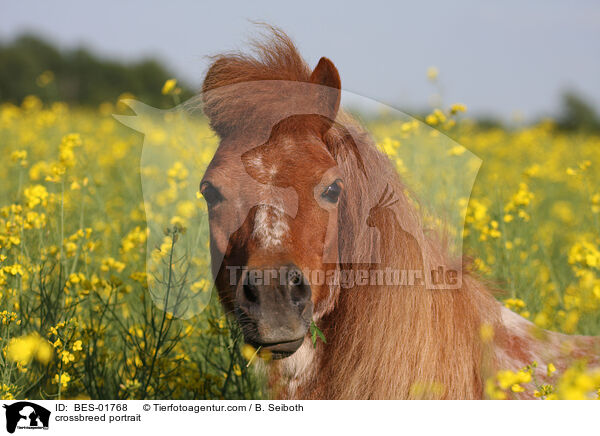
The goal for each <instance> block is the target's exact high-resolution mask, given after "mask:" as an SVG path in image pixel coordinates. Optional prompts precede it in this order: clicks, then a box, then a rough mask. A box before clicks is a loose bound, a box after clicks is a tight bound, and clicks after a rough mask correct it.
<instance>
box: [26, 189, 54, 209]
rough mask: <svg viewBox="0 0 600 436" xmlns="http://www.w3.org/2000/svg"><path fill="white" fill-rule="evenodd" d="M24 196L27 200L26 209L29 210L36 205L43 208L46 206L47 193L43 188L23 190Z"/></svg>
mask: <svg viewBox="0 0 600 436" xmlns="http://www.w3.org/2000/svg"><path fill="white" fill-rule="evenodd" d="M24 195H25V199H26V200H27V207H28V208H30V209H33V208H34V207H36V206H37V205H42V206H43V207H45V206H46V205H47V204H48V191H47V190H46V187H45V186H42V185H34V186H30V187H28V188H25V191H24Z"/></svg>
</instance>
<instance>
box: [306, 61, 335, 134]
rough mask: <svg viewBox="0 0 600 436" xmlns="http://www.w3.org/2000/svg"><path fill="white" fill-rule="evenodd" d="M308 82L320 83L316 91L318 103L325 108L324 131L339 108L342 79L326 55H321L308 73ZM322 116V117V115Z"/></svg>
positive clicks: (331, 123) (333, 119)
mask: <svg viewBox="0 0 600 436" xmlns="http://www.w3.org/2000/svg"><path fill="white" fill-rule="evenodd" d="M309 80H310V83H314V84H315V85H320V86H319V89H318V91H317V93H318V98H319V104H320V105H322V107H323V108H324V109H325V110H324V113H325V114H326V116H325V117H326V118H327V120H323V121H324V122H325V124H326V125H325V126H324V127H325V130H324V131H323V133H325V132H326V131H327V130H329V128H330V127H331V126H332V125H333V123H334V121H335V117H336V116H337V113H338V110H339V108H340V99H341V96H342V81H341V80H340V74H339V73H338V70H337V68H336V67H335V65H333V62H331V61H330V60H329V59H327V58H326V57H322V58H321V59H320V60H319V63H318V64H317V66H316V67H315V69H314V71H313V72H312V74H311V75H310V79H309ZM323 118H324V117H323Z"/></svg>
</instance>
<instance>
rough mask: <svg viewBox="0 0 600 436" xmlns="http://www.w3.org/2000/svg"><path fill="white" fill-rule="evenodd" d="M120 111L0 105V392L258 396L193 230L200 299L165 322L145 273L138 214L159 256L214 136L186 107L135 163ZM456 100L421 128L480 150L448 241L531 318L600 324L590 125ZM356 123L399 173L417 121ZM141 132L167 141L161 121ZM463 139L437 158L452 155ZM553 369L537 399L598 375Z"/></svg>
mask: <svg viewBox="0 0 600 436" xmlns="http://www.w3.org/2000/svg"><path fill="white" fill-rule="evenodd" d="M174 88H175V83H172V84H168V86H167V84H166V85H165V89H163V93H170V92H173V89H174ZM124 110H125V109H124V108H119V107H116V106H115V105H113V104H110V103H105V104H103V105H101V107H99V108H98V109H97V110H91V109H83V108H70V107H67V106H66V105H64V104H60V103H55V104H53V105H51V106H49V107H45V106H43V105H42V103H41V102H40V100H38V99H37V98H36V97H33V96H31V97H28V98H27V99H25V101H24V102H23V103H22V105H21V106H14V105H11V104H3V105H1V106H0V154H1V155H2V172H1V173H0V302H1V305H0V311H1V312H0V315H1V324H0V348H1V349H2V352H1V353H0V378H1V381H0V397H1V398H2V399H12V398H50V399H52V398H63V399H64V398H109V399H129V398H136V399H139V398H178V399H187V398H189V399H208V398H262V397H264V396H265V395H266V390H265V380H264V379H263V378H262V376H261V375H259V373H257V372H255V371H253V370H252V366H253V365H252V364H253V363H254V360H255V359H256V356H255V355H256V353H255V350H252V349H249V348H248V347H247V346H243V343H242V341H241V337H240V335H239V332H237V330H236V327H235V326H234V325H232V324H231V322H230V321H229V320H228V319H227V318H226V317H225V315H224V314H223V313H222V310H221V308H220V306H219V304H218V301H215V300H216V296H214V295H213V298H210V297H211V295H212V294H211V288H212V281H211V277H210V274H209V272H208V271H209V264H208V262H209V259H210V258H209V256H208V250H207V249H206V242H207V240H208V239H207V238H208V237H207V229H206V228H202V229H200V230H198V231H197V232H196V233H197V238H198V241H201V243H199V244H197V245H198V246H200V247H201V250H199V252H198V253H197V255H196V256H195V257H194V258H192V259H190V261H191V262H192V263H193V264H194V266H195V268H196V270H197V271H199V275H198V277H196V278H195V279H194V282H193V284H192V285H191V286H190V289H189V290H188V291H187V292H188V294H189V295H190V296H191V297H190V298H191V299H192V300H193V301H198V302H199V303H198V304H199V306H198V307H197V306H194V305H193V304H196V303H190V304H191V306H189V307H193V308H195V310H193V311H191V312H190V313H189V314H188V315H189V316H187V315H186V316H185V317H184V319H179V318H177V317H174V316H172V315H171V314H170V312H168V311H167V312H165V311H163V310H162V307H167V308H169V307H171V306H169V302H168V300H166V299H165V298H167V299H168V292H169V288H170V286H171V282H170V281H169V283H166V284H165V287H166V292H167V294H165V295H162V294H161V295H158V296H157V295H154V294H152V293H151V292H150V290H149V289H148V287H149V285H148V284H149V283H154V285H153V286H150V288H156V287H160V286H157V285H156V283H155V281H156V280H158V282H159V285H160V284H161V283H162V282H160V278H158V279H157V278H156V277H155V276H153V277H148V276H147V271H146V261H147V252H146V248H147V247H146V244H147V242H148V231H147V228H148V225H147V222H149V221H152V222H153V223H159V224H161V225H164V234H163V235H162V238H163V239H162V244H159V246H157V247H151V249H152V250H153V251H152V252H151V257H152V258H153V261H154V264H155V265H161V264H164V262H165V259H166V258H168V255H169V253H170V250H172V249H173V247H174V246H176V244H177V243H182V242H181V241H185V237H188V238H189V237H190V236H189V233H188V234H186V233H185V232H186V231H187V232H192V231H194V223H195V222H199V217H202V216H203V214H205V213H206V207H205V204H204V202H203V200H202V199H201V198H198V197H197V196H195V195H194V196H193V197H192V196H191V195H190V192H195V191H196V190H197V185H194V183H195V181H196V179H197V178H198V177H201V174H196V172H197V171H198V169H201V168H203V167H205V166H206V165H207V164H208V162H209V161H210V158H211V156H212V152H213V151H214V149H215V147H216V144H217V141H216V138H215V137H214V136H213V135H212V134H211V133H210V131H209V128H208V126H207V124H206V122H205V121H204V120H203V119H194V120H193V123H192V124H189V123H188V127H187V128H189V132H187V134H189V135H191V136H192V137H193V138H196V139H198V143H199V144H200V145H199V146H200V149H199V153H197V155H194V156H190V155H187V154H185V153H184V152H182V154H181V155H178V156H175V158H174V161H173V162H171V163H169V164H168V165H167V167H166V168H162V167H160V166H156V165H154V166H153V165H145V162H142V160H141V159H142V147H143V145H144V136H143V135H141V134H140V133H138V132H135V131H134V130H132V129H129V128H128V127H126V126H124V125H122V124H121V123H119V122H118V121H117V120H115V119H114V118H113V117H112V113H113V112H120V111H124ZM465 111H466V108H465V107H464V105H453V106H451V107H450V108H447V109H443V108H440V109H436V110H435V111H433V112H432V113H431V114H430V115H429V116H427V118H426V122H427V123H428V124H429V125H431V126H434V127H435V128H436V129H439V130H440V131H441V132H443V133H445V134H446V135H448V136H449V137H450V138H452V139H453V140H454V141H455V143H456V144H460V145H461V146H464V148H465V149H466V150H468V151H469V152H471V153H473V154H474V155H476V156H478V157H479V158H480V159H481V160H482V166H481V169H480V170H479V174H478V176H477V179H476V181H475V185H474V188H473V192H472V195H471V196H470V197H469V192H467V194H466V195H460V198H456V204H455V206H456V207H457V208H463V209H464V208H467V209H466V222H465V230H464V246H463V251H464V252H465V254H467V255H469V256H470V257H471V258H472V259H473V268H474V269H476V270H477V271H478V272H479V274H481V275H482V276H483V277H484V278H486V279H487V280H488V282H489V283H490V284H491V286H492V287H494V288H497V289H502V290H504V293H500V294H499V296H498V298H499V299H500V300H501V301H503V303H504V304H505V305H506V306H507V307H509V308H510V309H512V310H514V311H516V312H518V313H520V314H521V315H523V316H524V317H526V318H528V319H530V320H532V321H533V322H534V323H535V324H536V325H538V326H540V327H543V328H546V329H551V330H556V331H561V332H566V333H573V334H585V335H599V334H600V310H599V308H600V237H599V235H600V171H598V165H600V137H599V136H595V135H591V134H583V133H564V132H561V131H559V130H558V129H557V128H556V127H555V125H554V124H553V123H552V121H550V120H547V121H544V122H541V123H539V124H536V125H533V126H527V127H522V128H515V129H513V130H510V131H509V130H502V129H498V128H491V129H482V128H480V127H478V126H477V124H476V123H474V122H472V121H469V119H468V118H467V115H466V114H465V113H464V112H465ZM368 127H369V129H370V130H371V131H372V132H373V134H374V137H375V138H376V139H377V142H378V145H379V146H380V147H381V148H382V149H384V150H385V151H386V152H387V153H388V154H390V157H391V158H392V160H394V161H395V162H396V164H397V167H398V170H399V172H400V173H401V174H402V173H403V172H405V171H406V167H409V166H410V162H407V161H406V158H405V157H404V156H403V155H402V148H403V147H405V146H406V143H408V142H410V138H411V135H417V134H418V133H417V132H418V131H419V130H422V129H423V125H420V123H417V122H414V123H412V122H394V123H391V122H389V120H387V119H386V117H385V116H382V117H380V118H378V119H372V120H370V121H369V122H368ZM434 132H437V130H435V131H434ZM443 133H437V134H439V135H442V134H443ZM148 135H151V136H152V141H153V142H154V143H155V144H158V145H160V144H167V145H170V146H173V147H175V146H176V144H171V143H170V141H171V138H170V136H169V132H165V131H164V130H161V129H160V128H156V129H155V130H154V131H152V132H150V133H147V136H148ZM433 136H435V134H434V135H433ZM146 140H148V138H146ZM461 146H458V145H455V146H453V147H450V148H449V149H448V152H447V155H446V156H445V159H450V160H451V159H461V157H462V156H467V154H465V149H463V147H461ZM142 179H144V180H153V181H155V182H156V186H157V187H156V190H157V191H156V192H157V195H156V198H155V199H153V201H155V204H154V203H153V204H144V193H143V190H142V182H141V180H142ZM428 181H430V182H431V184H432V185H433V184H435V183H436V174H428V175H425V176H424V178H423V179H422V180H421V182H423V183H426V182H428ZM437 192H438V193H439V194H440V195H442V194H444V191H443V189H442V187H441V186H440V188H439V190H438V191H437ZM164 210H168V211H170V213H169V214H168V215H165V214H164V213H163V212H162V211H164ZM184 235H188V236H184ZM179 238H182V239H181V241H180V240H179ZM161 262H162V263H161ZM150 263H152V262H150ZM167 265H168V268H169V271H170V270H171V269H172V268H173V269H175V268H176V266H175V265H173V262H171V261H169V262H168V264H167ZM163 300H164V304H163V305H162V306H161V304H156V303H155V302H156V301H159V302H161V301H163ZM204 306H207V307H206V308H204ZM200 309H203V310H200ZM171 313H172V311H171ZM484 335H487V336H489V335H493V332H485V331H482V337H483V336H484ZM262 357H263V358H266V359H268V356H262ZM539 363H540V364H541V363H543V364H545V365H548V364H551V362H539ZM536 364H537V362H531V365H536ZM552 377H554V378H553V379H554V380H555V381H556V382H555V383H554V384H553V385H544V386H536V389H537V392H536V396H538V397H540V398H588V397H590V393H593V392H594V391H595V390H596V389H598V388H599V387H600V373H597V372H594V371H591V370H588V369H587V368H586V367H585V362H581V363H580V364H578V365H577V366H575V367H573V368H570V369H569V370H567V371H565V372H564V373H563V374H558V373H554V374H553V375H552ZM530 381H531V367H529V368H523V370H522V371H520V372H519V373H512V372H510V371H508V372H507V371H504V372H499V373H498V374H497V375H496V377H495V378H494V379H491V380H488V384H487V385H488V390H487V393H488V395H489V396H490V397H493V398H505V397H510V392H511V391H512V392H519V391H520V389H523V388H522V386H521V383H523V384H525V383H528V382H530Z"/></svg>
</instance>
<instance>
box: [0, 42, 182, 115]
mask: <svg viewBox="0 0 600 436" xmlns="http://www.w3.org/2000/svg"><path fill="white" fill-rule="evenodd" d="M171 77H173V73H172V72H170V71H168V70H167V69H166V68H165V67H164V66H163V65H162V64H161V63H160V62H158V61H157V60H155V59H144V60H141V61H136V62H127V63H123V62H117V61H113V60H105V59H101V58H99V57H97V56H96V55H95V54H93V53H91V52H90V51H88V50H86V49H83V48H78V49H74V50H58V49H57V48H55V47H54V46H53V45H51V44H50V43H48V42H46V41H43V40H42V39H41V38H39V37H36V36H32V35H24V36H21V37H19V38H18V39H16V40H15V41H13V42H11V43H8V44H0V101H8V102H12V103H15V104H20V103H21V101H22V100H23V99H24V98H25V97H26V96H27V95H37V96H39V97H40V98H41V99H42V100H43V101H44V102H46V103H48V102H54V101H64V102H67V103H70V104H75V105H92V106H97V105H99V104H100V103H102V102H106V101H111V102H114V101H115V100H117V99H118V97H119V96H120V95H121V94H123V93H126V92H127V93H131V94H133V95H134V96H135V97H136V98H138V99H140V100H142V101H144V102H145V103H147V104H149V105H152V106H155V107H169V106H171V105H172V98H171V97H170V96H164V95H161V94H160V90H161V88H162V86H163V84H164V83H165V81H166V80H167V79H169V78H171ZM179 87H180V88H182V93H181V98H182V99H186V98H189V97H190V96H191V95H192V92H191V90H190V89H189V87H187V86H186V85H185V84H183V86H182V84H181V83H180V84H179Z"/></svg>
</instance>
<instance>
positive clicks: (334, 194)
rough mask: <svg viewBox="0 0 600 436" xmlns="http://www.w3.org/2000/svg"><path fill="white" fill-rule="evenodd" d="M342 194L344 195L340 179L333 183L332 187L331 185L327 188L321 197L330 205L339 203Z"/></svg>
mask: <svg viewBox="0 0 600 436" xmlns="http://www.w3.org/2000/svg"><path fill="white" fill-rule="evenodd" d="M341 193H342V181H341V180H339V179H338V180H336V181H335V182H333V183H332V184H331V185H329V186H328V187H327V188H325V190H324V191H323V193H322V194H321V197H322V198H324V199H325V200H327V201H328V202H330V203H337V202H338V200H339V198H340V194H341Z"/></svg>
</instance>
